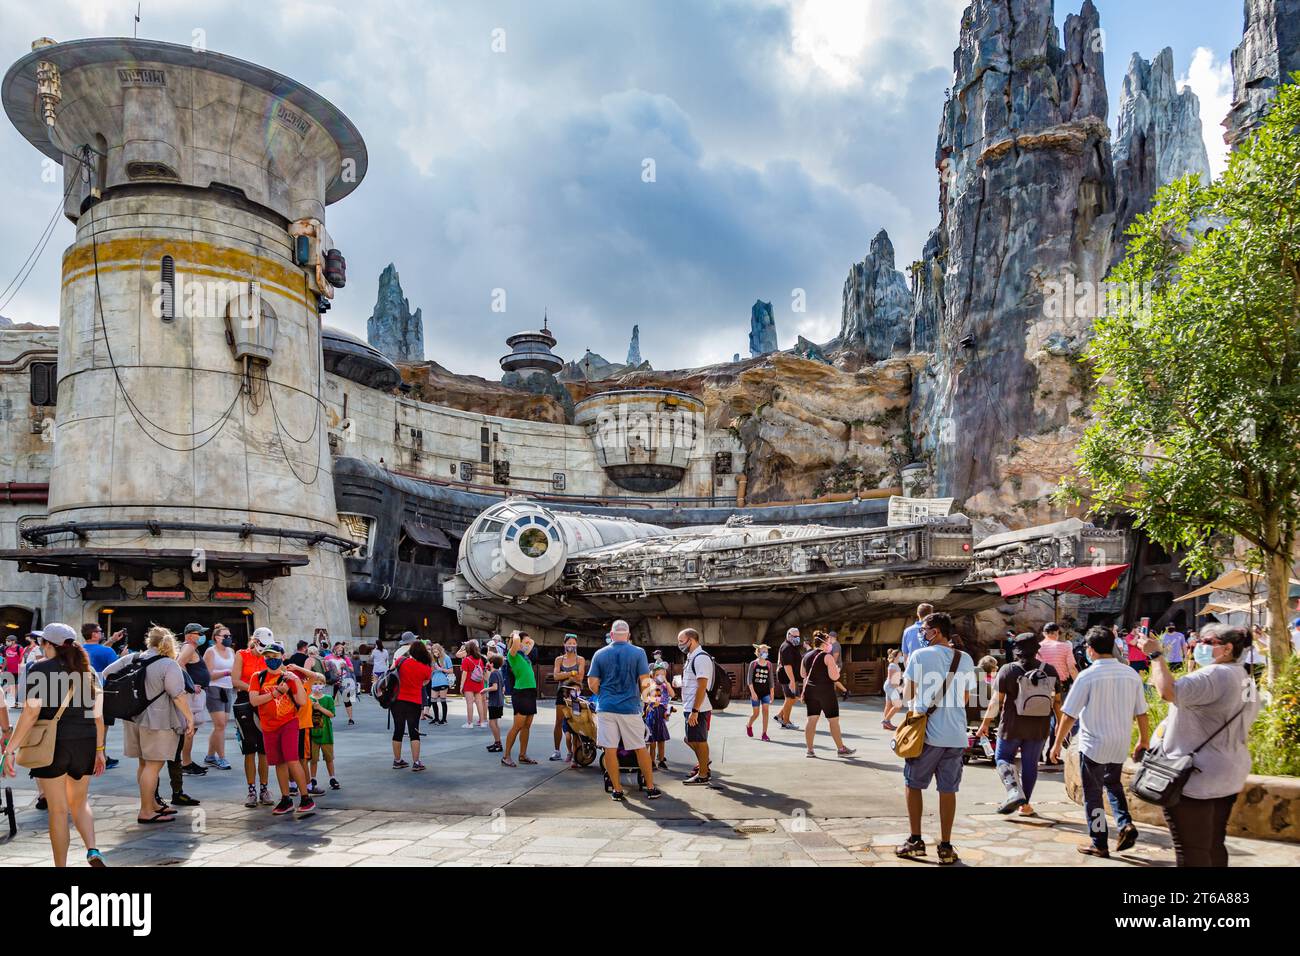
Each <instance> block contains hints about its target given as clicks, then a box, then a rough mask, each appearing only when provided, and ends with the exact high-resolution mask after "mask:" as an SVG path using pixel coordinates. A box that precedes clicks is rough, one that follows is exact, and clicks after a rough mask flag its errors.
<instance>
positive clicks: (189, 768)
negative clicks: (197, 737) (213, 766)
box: [181, 761, 208, 777]
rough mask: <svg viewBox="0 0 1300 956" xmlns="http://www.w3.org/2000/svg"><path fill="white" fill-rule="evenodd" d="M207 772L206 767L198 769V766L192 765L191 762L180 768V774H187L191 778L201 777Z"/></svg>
mask: <svg viewBox="0 0 1300 956" xmlns="http://www.w3.org/2000/svg"><path fill="white" fill-rule="evenodd" d="M207 772H208V768H207V767H200V766H199V765H198V764H196V763H194V762H193V761H191V762H189V763H187V764H186V765H185V766H183V767H181V773H184V774H189V775H190V776H191V777H201V776H203V775H204V774H205V773H207Z"/></svg>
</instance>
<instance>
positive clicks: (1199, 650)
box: [1192, 644, 1214, 667]
mask: <svg viewBox="0 0 1300 956" xmlns="http://www.w3.org/2000/svg"><path fill="white" fill-rule="evenodd" d="M1192 657H1193V658H1195V659H1196V663H1197V664H1199V665H1200V666H1201V667H1208V666H1209V665H1210V664H1213V663H1214V645H1213V644H1197V645H1196V650H1194V651H1193V652H1192Z"/></svg>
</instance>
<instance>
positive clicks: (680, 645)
mask: <svg viewBox="0 0 1300 956" xmlns="http://www.w3.org/2000/svg"><path fill="white" fill-rule="evenodd" d="M690 646H691V642H690V641H678V642H677V649H678V650H679V651H681V652H682V653H683V654H685V653H686V652H687V650H689V649H690Z"/></svg>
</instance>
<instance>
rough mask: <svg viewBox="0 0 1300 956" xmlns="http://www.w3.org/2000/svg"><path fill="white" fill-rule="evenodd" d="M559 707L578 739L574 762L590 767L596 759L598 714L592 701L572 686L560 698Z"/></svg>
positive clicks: (568, 726) (567, 724)
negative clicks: (593, 707) (592, 707)
mask: <svg viewBox="0 0 1300 956" xmlns="http://www.w3.org/2000/svg"><path fill="white" fill-rule="evenodd" d="M559 707H560V715H561V716H562V717H563V718H564V722H565V725H566V729H567V731H568V732H569V733H571V734H573V736H574V739H575V740H576V741H577V747H576V749H575V750H574V751H573V762H574V764H576V765H577V766H579V767H590V766H591V765H592V764H593V763H594V762H595V760H596V715H595V713H594V712H593V711H592V709H591V702H590V701H587V700H584V699H583V698H582V697H581V696H580V695H579V694H578V691H577V690H576V689H575V688H572V687H571V688H569V689H568V690H566V691H565V693H564V696H563V697H562V698H561V699H560V705H559Z"/></svg>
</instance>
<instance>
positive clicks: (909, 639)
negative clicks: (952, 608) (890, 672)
mask: <svg viewBox="0 0 1300 956" xmlns="http://www.w3.org/2000/svg"><path fill="white" fill-rule="evenodd" d="M932 613H934V605H933V604H918V605H917V606H916V623H915V624H913V625H912V626H911V627H909V628H908V629H907V630H905V631H903V647H902V653H903V663H904V664H906V663H907V661H908V659H909V658H910V657H911V656H912V653H913V652H914V651H919V650H920V649H921V648H923V647H925V646H926V644H927V643H928V642H927V641H926V639H925V632H924V630H923V629H922V627H921V622H922V621H923V620H925V617H926V615H927V614H932Z"/></svg>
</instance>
